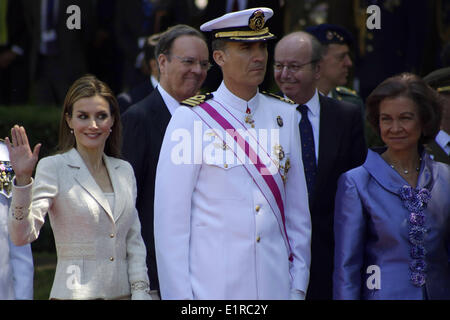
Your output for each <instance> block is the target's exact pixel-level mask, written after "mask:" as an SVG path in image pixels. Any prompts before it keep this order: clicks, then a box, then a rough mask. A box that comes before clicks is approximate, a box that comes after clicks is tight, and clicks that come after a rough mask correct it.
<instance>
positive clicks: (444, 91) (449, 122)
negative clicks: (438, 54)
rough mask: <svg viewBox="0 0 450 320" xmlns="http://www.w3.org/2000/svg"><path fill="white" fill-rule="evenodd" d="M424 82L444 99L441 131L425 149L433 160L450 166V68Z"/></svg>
mask: <svg viewBox="0 0 450 320" xmlns="http://www.w3.org/2000/svg"><path fill="white" fill-rule="evenodd" d="M423 80H424V81H425V82H427V83H428V84H429V85H430V86H431V87H432V88H433V89H435V90H436V91H437V92H438V93H439V95H440V96H441V98H442V100H441V101H442V120H441V130H440V131H439V132H438V134H437V136H436V138H435V139H434V140H433V141H431V142H430V143H428V144H427V145H426V146H425V147H426V149H427V151H428V153H429V154H430V156H431V158H432V159H433V160H435V161H439V162H443V163H446V164H450V67H447V68H441V69H438V70H435V71H433V72H431V73H430V74H429V75H427V76H426V77H424V78H423Z"/></svg>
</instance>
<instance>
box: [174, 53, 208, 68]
mask: <svg viewBox="0 0 450 320" xmlns="http://www.w3.org/2000/svg"><path fill="white" fill-rule="evenodd" d="M172 56H174V57H175V58H177V59H178V60H180V62H181V63H182V64H183V65H185V66H186V67H188V68H193V67H195V66H196V65H197V64H199V65H200V68H201V69H202V70H206V71H208V70H209V69H210V68H211V63H209V61H208V60H202V61H199V60H197V59H194V58H190V57H179V56H176V55H172Z"/></svg>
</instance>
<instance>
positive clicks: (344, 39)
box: [305, 23, 364, 111]
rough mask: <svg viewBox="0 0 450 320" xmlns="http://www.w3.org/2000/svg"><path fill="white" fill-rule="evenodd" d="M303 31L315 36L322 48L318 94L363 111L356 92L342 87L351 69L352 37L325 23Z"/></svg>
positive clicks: (361, 102)
mask: <svg viewBox="0 0 450 320" xmlns="http://www.w3.org/2000/svg"><path fill="white" fill-rule="evenodd" d="M305 31H306V32H309V33H310V34H312V35H313V36H315V37H316V38H317V40H319V42H320V43H321V44H322V46H323V50H322V60H321V61H320V64H319V65H320V79H319V80H318V81H317V87H318V89H319V92H320V93H322V94H323V95H326V96H328V97H330V98H335V99H338V100H344V101H348V102H351V103H354V104H356V105H359V106H360V107H361V110H363V111H364V103H363V101H362V99H361V98H360V97H359V96H358V94H357V93H356V91H355V90H352V89H350V88H347V87H345V86H344V85H345V84H347V82H348V76H349V74H350V73H351V68H352V67H353V62H352V58H351V52H350V48H351V45H352V35H351V34H350V33H349V32H348V31H347V30H346V29H344V28H343V27H341V26H338V25H333V24H325V23H324V24H320V25H318V26H310V27H307V28H306V30H305Z"/></svg>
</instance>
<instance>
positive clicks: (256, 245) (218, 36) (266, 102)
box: [155, 8, 311, 300]
mask: <svg viewBox="0 0 450 320" xmlns="http://www.w3.org/2000/svg"><path fill="white" fill-rule="evenodd" d="M272 15H273V11H272V10H271V9H269V8H254V9H247V10H243V11H237V12H232V13H229V14H226V15H224V16H222V17H219V18H217V19H214V20H211V21H209V22H206V23H205V24H203V25H202V26H201V27H200V29H201V30H202V31H206V32H211V37H212V39H214V40H213V42H212V48H213V58H214V61H215V62H216V63H217V64H218V65H219V66H220V68H221V70H222V73H223V82H222V83H221V85H220V86H219V88H218V89H217V91H215V92H213V93H212V94H209V95H203V96H197V97H192V98H190V99H188V100H186V101H184V102H183V104H184V105H186V106H183V107H180V108H178V109H177V111H176V112H175V114H174V115H173V117H172V119H171V121H170V123H169V126H168V128H167V131H166V135H165V137H164V141H163V145H162V148H161V155H160V158H159V162H158V168H157V174H156V186H155V245H156V257H157V263H158V276H159V280H160V285H161V296H162V298H163V299H213V300H216V299H218V300H222V299H227V300H228V299H244V300H247V299H250V300H254V299H290V298H291V299H302V298H304V296H305V292H306V289H307V286H308V279H309V260H310V235H311V229H310V228H311V221H310V214H309V210H308V198H307V193H306V184H305V177H304V173H303V166H302V162H301V152H300V137H299V134H298V130H297V125H296V118H295V108H293V105H292V104H289V103H287V102H286V101H287V100H286V99H283V98H281V97H278V98H276V97H273V96H271V95H268V94H267V95H266V94H263V93H260V92H259V90H258V85H259V84H260V83H261V82H262V81H263V79H264V76H265V72H266V65H267V58H268V53H267V41H269V40H270V39H273V38H274V35H273V34H271V33H270V31H269V28H268V27H265V26H264V25H265V21H266V20H267V19H269V18H270V17H271V16H272Z"/></svg>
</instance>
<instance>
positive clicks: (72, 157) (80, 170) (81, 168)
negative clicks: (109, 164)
mask: <svg viewBox="0 0 450 320" xmlns="http://www.w3.org/2000/svg"><path fill="white" fill-rule="evenodd" d="M67 157H68V161H69V162H68V165H69V166H70V167H72V168H75V169H77V170H76V172H75V173H74V179H75V180H76V181H77V182H78V183H79V184H80V185H81V186H82V187H83V189H85V190H86V192H88V193H89V194H90V195H91V196H92V197H93V198H94V199H95V201H97V202H98V203H99V204H100V206H101V207H102V208H103V209H104V210H105V212H106V213H107V214H108V216H109V217H110V218H111V220H112V221H114V218H113V215H112V212H111V208H110V206H109V203H108V200H107V199H106V198H105V196H104V195H103V191H102V190H101V189H100V187H99V186H98V184H97V183H96V182H95V180H94V177H92V175H91V173H90V172H89V169H88V168H87V166H86V164H85V163H84V161H83V159H82V158H81V156H80V154H79V153H78V151H77V150H76V149H72V150H70V151H69V152H68V153H67Z"/></svg>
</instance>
